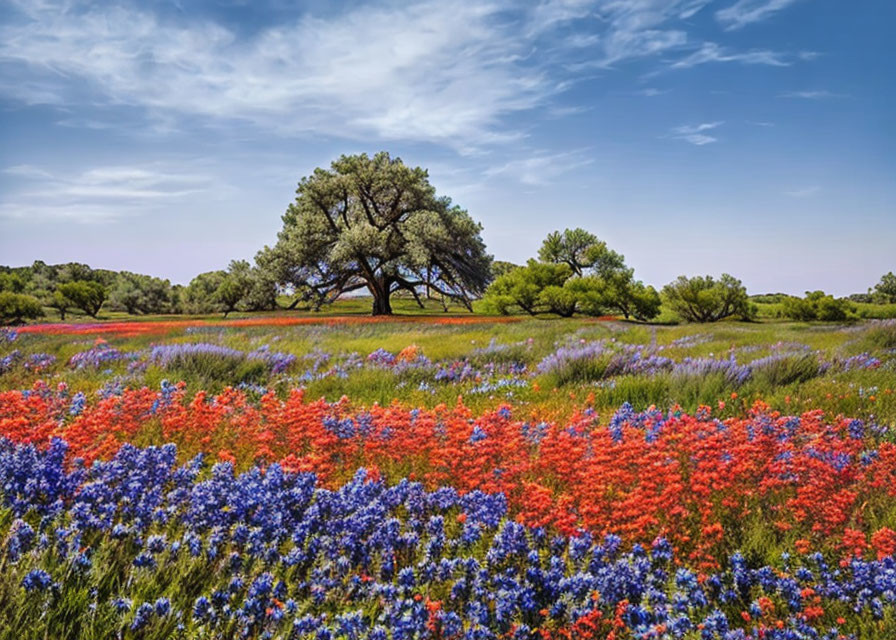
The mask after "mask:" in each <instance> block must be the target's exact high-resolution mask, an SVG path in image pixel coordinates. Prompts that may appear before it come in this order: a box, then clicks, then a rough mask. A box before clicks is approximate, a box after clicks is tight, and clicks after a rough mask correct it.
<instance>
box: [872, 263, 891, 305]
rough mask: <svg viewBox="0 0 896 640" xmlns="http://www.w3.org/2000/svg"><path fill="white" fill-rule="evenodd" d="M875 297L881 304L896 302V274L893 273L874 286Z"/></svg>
mask: <svg viewBox="0 0 896 640" xmlns="http://www.w3.org/2000/svg"><path fill="white" fill-rule="evenodd" d="M874 296H875V297H876V298H878V299H879V300H880V301H881V302H889V303H894V302H896V274H894V273H893V272H892V271H891V272H890V273H888V274H886V275H884V276H882V277H881V279H880V282H878V283H877V284H876V285H874Z"/></svg>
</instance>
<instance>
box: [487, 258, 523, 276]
mask: <svg viewBox="0 0 896 640" xmlns="http://www.w3.org/2000/svg"><path fill="white" fill-rule="evenodd" d="M519 268H520V265H518V264H514V263H513V262H507V261H506V260H493V261H492V269H491V273H492V280H496V279H498V278H500V277H501V276H503V275H504V274H505V273H509V272H511V271H513V270H514V269H519Z"/></svg>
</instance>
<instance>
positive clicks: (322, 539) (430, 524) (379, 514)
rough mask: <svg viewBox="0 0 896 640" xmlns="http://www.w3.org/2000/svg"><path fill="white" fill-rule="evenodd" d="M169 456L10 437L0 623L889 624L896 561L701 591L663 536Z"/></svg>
mask: <svg viewBox="0 0 896 640" xmlns="http://www.w3.org/2000/svg"><path fill="white" fill-rule="evenodd" d="M334 428H337V429H338V428H340V427H339V426H338V425H334ZM355 428H357V425H356V427H355ZM533 429H534V432H533V434H535V433H537V431H538V427H537V426H536V427H534V428H533ZM535 437H537V436H535ZM176 453H177V452H176V450H175V447H174V446H173V445H167V446H163V447H149V448H145V449H139V448H136V447H133V446H129V445H127V446H125V447H123V448H122V449H121V451H120V452H119V453H118V455H117V456H116V457H115V458H114V459H112V460H110V461H108V462H98V463H96V464H94V465H93V466H91V467H89V468H87V467H84V466H83V465H80V464H78V463H77V461H70V460H69V461H67V460H66V445H65V443H64V442H62V441H61V440H54V441H53V442H52V444H51V445H50V447H49V448H48V449H47V450H46V451H39V450H37V449H35V448H34V447H32V446H30V445H13V444H12V443H10V442H8V441H0V505H2V510H3V511H0V513H3V512H5V513H6V514H7V516H6V517H4V518H0V539H2V540H3V541H4V542H3V546H2V556H3V557H2V559H0V562H2V563H3V564H4V566H5V568H4V574H3V576H2V577H0V581H6V582H7V585H9V584H10V581H12V582H13V583H14V588H13V589H12V590H11V591H10V588H9V586H7V587H6V591H5V593H12V595H11V596H9V597H4V598H2V599H0V620H16V621H17V624H19V625H21V627H22V629H21V632H22V634H23V636H22V637H28V634H31V635H33V636H35V637H37V636H41V637H43V634H44V633H45V632H46V631H47V630H50V634H51V635H52V630H53V629H54V628H56V629H60V628H63V627H62V625H63V624H65V625H66V628H72V627H73V626H74V627H75V628H80V629H81V630H82V632H84V633H85V634H87V635H92V636H95V637H119V636H122V635H124V636H126V637H132V636H131V635H128V634H137V633H139V634H141V635H139V636H133V637H147V638H148V637H159V638H167V637H185V638H193V637H197V638H198V637H242V638H250V637H251V638H273V637H282V638H287V637H289V638H308V639H311V638H313V639H315V640H336V639H351V640H362V639H370V640H383V639H393V640H410V639H412V638H463V639H470V640H473V639H491V638H494V639H497V638H499V637H503V638H520V639H523V638H534V637H536V636H535V629H548V630H558V629H564V628H567V629H568V628H571V627H572V626H573V625H575V624H576V623H577V621H580V620H583V619H586V618H588V617H589V616H592V614H593V613H594V612H595V611H600V612H601V615H602V617H603V619H605V620H613V619H614V617H615V619H616V620H617V621H618V622H619V624H621V625H622V627H623V628H621V629H619V628H617V634H620V633H624V634H626V635H625V636H622V637H634V638H654V637H656V638H658V637H663V638H698V637H699V638H703V639H706V640H711V639H713V638H718V639H723V640H743V639H746V638H758V637H763V638H768V639H771V640H784V639H787V640H799V639H802V638H825V639H833V638H839V637H841V636H840V633H841V632H842V633H843V634H846V635H847V637H849V634H852V635H853V637H871V635H868V634H870V633H873V632H874V631H875V630H880V629H889V631H893V630H894V626H893V620H894V614H896V561H894V559H893V558H892V557H887V558H884V559H881V560H875V561H867V560H861V559H854V560H852V561H850V562H849V563H848V564H846V565H844V566H840V565H837V564H836V563H835V564H829V561H828V560H827V559H826V558H824V557H822V556H821V555H820V554H813V555H809V556H800V557H790V556H787V555H785V556H782V557H781V559H780V562H779V563H778V564H777V565H776V566H774V567H771V566H751V564H750V563H749V562H748V561H747V559H746V558H744V557H743V556H741V555H740V554H735V555H734V556H732V557H731V558H730V561H729V562H728V564H727V566H725V567H724V568H723V569H721V570H720V571H717V572H714V573H709V574H708V575H705V576H702V577H700V579H698V575H697V574H696V573H695V572H693V571H691V570H689V569H688V568H687V567H686V565H682V564H681V563H679V562H677V561H676V559H675V558H674V553H673V550H672V548H671V546H670V545H669V544H668V543H667V542H666V541H665V540H663V539H658V540H656V541H655V542H654V544H653V545H652V547H651V548H643V547H641V546H639V545H635V546H634V547H633V548H631V549H629V550H628V551H624V550H623V549H622V544H621V540H620V539H619V538H617V537H615V536H607V537H606V538H604V539H602V540H596V539H593V538H592V537H591V536H590V535H589V534H587V533H584V532H583V533H582V534H581V535H579V536H577V537H573V538H565V537H558V536H554V535H551V534H550V533H549V532H547V531H545V530H543V529H529V528H526V527H524V526H522V525H520V524H518V523H516V522H514V521H513V520H512V519H509V518H508V517H507V513H506V511H507V508H506V501H505V499H504V496H503V495H501V494H496V495H489V494H483V493H480V492H475V491H474V492H472V493H468V494H466V495H460V494H458V493H457V492H456V491H455V490H453V489H452V488H450V487H443V488H440V489H438V490H435V491H426V490H424V488H423V487H422V486H421V485H420V484H417V483H414V482H409V481H402V482H400V483H398V484H396V485H393V486H386V485H384V484H383V483H381V482H378V481H372V480H371V479H370V478H369V477H368V476H367V474H366V473H365V472H364V471H363V470H359V471H358V472H357V474H356V475H355V477H354V479H353V480H351V481H350V482H348V483H347V484H345V485H344V486H342V487H341V488H339V489H338V490H335V491H331V490H326V489H323V488H321V487H319V486H318V485H317V482H316V479H315V476H314V475H312V474H292V473H286V472H284V471H283V470H282V469H281V468H280V467H279V466H277V465H271V466H269V467H267V468H266V469H265V470H262V469H259V468H253V469H250V470H249V471H247V472H245V473H242V474H236V473H235V472H234V469H233V468H232V467H231V466H230V465H229V464H226V463H219V464H216V465H214V466H213V467H211V468H207V467H206V466H205V465H204V464H203V461H202V459H201V458H196V459H193V460H191V461H189V462H187V463H186V464H184V465H182V466H178V465H177V463H176ZM67 462H68V464H66V463H67ZM16 589H17V590H18V591H16ZM16 593H18V595H15V594H16ZM766 599H767V600H766ZM767 602H771V603H773V605H774V618H775V621H774V623H773V622H772V619H771V617H770V616H771V612H770V611H769V610H768V607H767V604H766V603H767ZM818 603H821V606H822V607H824V611H823V612H822V613H821V614H813V615H811V616H810V615H808V612H809V611H810V607H816V606H817V605H818ZM745 613H746V614H749V615H746V616H745V615H744V614H745ZM818 616H820V617H818ZM840 616H843V617H844V618H846V622H845V623H838V622H836V620H837V618H838V617H840ZM592 619H593V618H592ZM54 625H56V626H55V627H54ZM838 625H839V627H840V628H838V629H833V627H837V626H838ZM88 632H89V633H88ZM104 634H105V635H104ZM556 637H559V636H556ZM595 637H602V636H600V635H598V636H595ZM875 637H883V636H880V635H877V636H875Z"/></svg>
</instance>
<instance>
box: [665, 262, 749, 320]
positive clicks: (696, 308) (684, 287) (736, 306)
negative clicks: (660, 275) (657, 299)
mask: <svg viewBox="0 0 896 640" xmlns="http://www.w3.org/2000/svg"><path fill="white" fill-rule="evenodd" d="M663 296H664V297H665V298H666V301H667V302H668V303H669V306H670V307H672V309H673V310H674V311H675V312H676V313H677V314H678V315H679V316H681V317H682V318H683V319H684V320H687V321H688V322H717V321H718V320H722V319H724V318H728V317H732V316H736V317H739V318H741V319H743V320H747V319H750V318H752V317H754V316H755V315H756V309H755V307H754V306H753V305H751V304H750V302H749V298H748V297H747V290H746V288H745V287H744V286H743V284H741V281H740V280H738V279H737V278H735V277H733V276H730V275H728V274H727V273H725V274H722V277H721V278H719V279H718V280H715V279H713V277H712V276H695V277H693V278H688V277H687V276H679V277H678V279H677V280H675V281H674V282H671V283H669V284H667V285H666V286H665V287H663Z"/></svg>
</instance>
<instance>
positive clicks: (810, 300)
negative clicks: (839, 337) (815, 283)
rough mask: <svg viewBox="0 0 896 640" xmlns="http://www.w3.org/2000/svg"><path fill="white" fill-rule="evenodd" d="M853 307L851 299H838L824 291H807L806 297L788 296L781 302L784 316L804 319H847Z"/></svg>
mask: <svg viewBox="0 0 896 640" xmlns="http://www.w3.org/2000/svg"><path fill="white" fill-rule="evenodd" d="M853 309H854V306H853V305H852V304H851V303H850V301H849V300H846V299H843V298H840V299H837V298H835V297H834V296H831V295H827V294H826V293H825V292H824V291H807V292H806V297H805V298H797V297H796V296H788V297H787V298H785V299H784V301H783V302H782V303H781V314H782V315H783V316H784V317H786V318H791V319H792V320H802V321H810V320H821V321H823V322H838V321H842V320H846V319H847V318H848V317H849V314H850V312H852V311H853Z"/></svg>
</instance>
